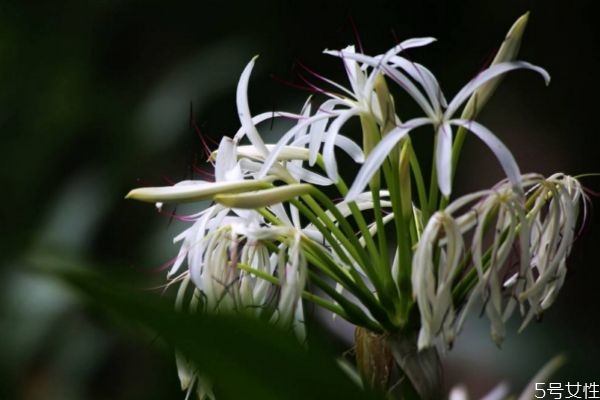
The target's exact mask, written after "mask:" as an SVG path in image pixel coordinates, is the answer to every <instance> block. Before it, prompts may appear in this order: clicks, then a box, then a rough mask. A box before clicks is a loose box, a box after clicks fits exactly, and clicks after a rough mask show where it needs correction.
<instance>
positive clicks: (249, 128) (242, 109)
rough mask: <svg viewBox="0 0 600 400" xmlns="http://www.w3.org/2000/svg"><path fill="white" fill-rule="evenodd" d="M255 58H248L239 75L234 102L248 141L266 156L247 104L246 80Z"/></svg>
mask: <svg viewBox="0 0 600 400" xmlns="http://www.w3.org/2000/svg"><path fill="white" fill-rule="evenodd" d="M257 58H258V56H254V58H252V60H250V62H249V63H248V65H246V68H244V71H243V72H242V75H241V76H240V80H239V82H238V86H237V91H236V104H237V110H238V115H239V117H240V123H241V124H242V127H243V128H244V131H245V132H246V135H247V136H248V139H250V143H252V144H253V145H254V146H256V148H257V149H258V150H259V151H260V152H261V153H262V154H263V155H264V156H265V157H266V155H267V148H266V147H265V143H264V142H263V140H262V138H261V137H260V135H259V134H258V130H256V126H254V123H253V122H252V114H250V106H249V105H248V81H249V80H250V74H251V73H252V68H254V61H255V60H256V59H257Z"/></svg>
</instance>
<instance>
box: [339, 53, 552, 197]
mask: <svg viewBox="0 0 600 400" xmlns="http://www.w3.org/2000/svg"><path fill="white" fill-rule="evenodd" d="M340 56H341V57H344V58H349V59H353V60H356V61H358V62H361V63H363V65H365V66H370V67H372V68H375V69H378V70H379V71H381V73H383V74H385V75H386V76H388V77H389V78H390V79H391V80H392V81H394V82H396V83H397V84H398V85H399V86H400V87H401V88H402V89H403V90H404V91H406V92H407V93H408V94H409V95H410V96H411V97H412V98H413V99H414V100H415V101H416V103H417V104H418V105H419V106H420V107H421V108H422V110H423V112H424V113H425V115H426V116H425V117H419V118H414V119H412V120H408V121H406V122H404V123H402V124H399V125H398V126H397V127H396V128H394V129H393V130H392V131H391V132H389V133H388V134H387V135H385V137H383V138H382V139H381V141H380V142H379V143H378V144H377V146H375V148H374V149H373V151H372V152H371V153H370V154H369V157H368V158H367V160H366V161H365V163H364V165H363V166H362V168H361V171H360V172H359V174H358V176H357V178H356V179H355V181H354V184H353V186H352V188H351V189H350V191H349V193H348V199H352V198H353V196H355V195H356V194H357V193H359V192H360V191H362V189H363V188H364V187H365V186H366V185H367V183H368V182H369V180H370V179H371V178H372V177H373V175H374V174H375V173H376V172H377V171H378V170H379V167H380V166H381V165H382V164H383V162H384V161H385V159H386V158H387V157H388V156H389V154H390V149H393V148H394V147H395V146H396V144H397V143H398V142H400V141H401V140H402V139H404V138H405V137H407V136H408V134H409V133H410V132H411V131H412V130H414V129H416V128H418V127H421V126H424V125H433V128H434V131H435V134H436V147H435V166H436V170H437V176H438V186H439V188H440V190H441V192H442V194H443V195H444V196H446V197H448V196H449V195H450V193H451V191H452V182H451V176H452V143H453V135H454V128H453V127H459V128H463V129H466V130H467V131H470V132H471V133H473V134H474V135H475V136H477V137H478V138H479V139H480V140H481V141H483V142H484V143H485V144H486V145H487V146H488V147H489V148H490V150H492V152H493V153H494V155H495V156H496V158H497V159H498V161H499V162H500V165H501V166H502V168H503V169H504V171H505V173H506V175H507V177H508V178H509V179H510V181H511V182H512V183H513V185H515V187H517V188H519V184H520V182H519V177H520V175H521V174H520V170H519V167H518V165H517V163H516V161H515V159H514V157H513V155H512V153H511V152H510V151H509V149H508V148H507V147H506V146H505V145H504V144H503V143H502V142H501V141H500V140H499V139H498V138H497V137H496V136H495V135H494V134H493V133H492V132H491V131H490V130H489V129H487V128H486V127H485V126H483V125H481V124H479V123H478V122H475V121H472V120H467V119H463V118H454V115H455V114H456V113H457V111H458V110H459V108H460V107H461V106H462V105H463V104H464V103H465V102H466V101H467V100H468V99H469V98H470V97H471V96H472V95H473V93H474V92H476V91H477V90H478V89H480V88H482V87H486V85H487V88H488V89H489V85H490V83H491V82H495V81H496V80H497V79H498V78H499V77H500V76H502V75H504V74H505V73H507V72H509V71H512V70H515V69H529V70H533V71H535V72H537V73H538V74H540V75H541V76H542V77H543V78H544V80H545V82H546V84H548V83H549V81H550V76H549V75H548V73H547V72H546V71H545V70H544V69H543V68H541V67H538V66H535V65H533V64H530V63H527V62H524V61H510V62H502V63H498V64H494V65H491V66H490V67H488V68H487V69H485V70H483V71H482V72H480V73H479V74H478V75H477V76H476V77H475V78H474V79H473V80H471V81H470V82H469V83H467V84H466V85H465V86H464V87H463V88H462V89H461V90H460V91H459V92H458V93H457V94H456V95H455V96H454V98H453V99H452V100H451V101H450V102H449V103H448V104H447V105H446V101H445V96H444V95H443V93H442V90H441V88H440V86H439V84H438V82H437V81H436V80H435V78H434V77H433V74H431V73H430V72H425V71H426V69H424V67H422V68H421V67H420V66H418V64H411V63H407V62H406V60H403V61H402V62H399V61H398V60H397V58H395V57H390V56H389V55H388V54H385V55H381V56H375V57H371V56H367V55H364V54H358V53H353V52H348V51H340ZM411 66H412V67H411ZM407 75H408V76H407ZM411 79H413V80H415V81H416V82H417V83H418V84H419V86H420V87H421V88H422V89H419V88H418V87H417V86H416V85H415V84H414V83H413V82H412V81H411ZM422 91H424V92H425V94H426V95H424V94H423V93H422ZM488 93H489V90H488Z"/></svg>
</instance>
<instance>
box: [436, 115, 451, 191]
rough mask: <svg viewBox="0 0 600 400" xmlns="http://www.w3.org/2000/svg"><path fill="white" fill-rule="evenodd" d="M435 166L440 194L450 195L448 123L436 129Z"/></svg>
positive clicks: (449, 136) (449, 134)
mask: <svg viewBox="0 0 600 400" xmlns="http://www.w3.org/2000/svg"><path fill="white" fill-rule="evenodd" d="M436 146H437V147H436V151H435V166H436V169H437V176H438V185H439V187H440V190H441V191H442V194H443V195H444V196H446V197H448V196H450V192H451V191H452V182H451V181H452V127H451V126H450V124H448V123H444V124H442V125H440V127H439V128H438V131H437V145H436Z"/></svg>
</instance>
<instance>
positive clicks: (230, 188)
mask: <svg viewBox="0 0 600 400" xmlns="http://www.w3.org/2000/svg"><path fill="white" fill-rule="evenodd" d="M269 186H270V184H269V183H267V181H261V180H245V181H239V182H205V181H198V183H197V184H195V185H181V186H160V187H145V188H138V189H133V190H132V191H131V192H129V193H128V194H127V196H125V198H126V199H134V200H140V201H146V202H150V203H154V202H157V201H160V202H176V203H182V202H190V201H198V200H206V199H210V198H212V197H213V196H214V195H216V194H219V193H239V192H245V191H248V190H256V189H263V188H265V187H269Z"/></svg>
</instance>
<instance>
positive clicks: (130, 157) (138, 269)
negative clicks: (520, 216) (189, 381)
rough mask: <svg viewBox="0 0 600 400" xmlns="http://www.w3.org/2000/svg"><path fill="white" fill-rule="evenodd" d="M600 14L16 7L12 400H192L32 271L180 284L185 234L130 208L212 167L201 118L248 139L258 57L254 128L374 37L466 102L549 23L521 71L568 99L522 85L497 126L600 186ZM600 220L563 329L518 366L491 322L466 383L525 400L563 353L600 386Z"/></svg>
mask: <svg viewBox="0 0 600 400" xmlns="http://www.w3.org/2000/svg"><path fill="white" fill-rule="evenodd" d="M592 5H593V2H592V0H582V1H579V2H571V3H569V4H555V3H552V4H550V3H549V2H544V1H535V0H527V1H523V0H519V1H517V0H510V1H504V2H497V1H491V0H490V1H472V0H468V1H460V2H458V1H448V2H436V1H433V0H425V1H420V2H407V1H401V0H393V1H392V0H372V1H369V2H364V1H358V0H351V1H342V0H333V1H316V0H306V1H301V2H300V1H297V2H296V1H291V0H283V1H267V0H257V1H252V2H242V1H228V0H224V1H219V2H209V3H207V2H202V1H195V2H191V1H180V2H164V1H158V0H145V1H141V0H120V1H110V0H102V1H74V0H65V1H62V2H50V1H45V2H44V1H11V0H5V1H0V128H1V131H0V132H1V133H0V134H1V135H2V136H1V137H2V142H1V145H0V160H1V161H0V166H1V168H0V182H1V183H2V184H3V194H4V196H2V204H1V205H2V206H1V207H0V227H1V232H2V240H1V241H0V251H1V254H2V255H3V258H2V262H0V282H1V285H2V287H1V288H0V346H1V347H0V352H1V353H2V355H3V356H2V358H1V360H0V378H1V381H0V384H2V387H0V398H22V399H46V398H60V399H79V398H86V399H103V398H117V399H118V398H122V399H130V398H144V399H151V398H156V399H159V398H160V399H163V398H181V393H180V392H179V389H178V382H177V379H176V373H175V369H174V362H173V358H172V357H171V356H170V355H165V353H164V352H160V351H156V349H155V346H154V344H153V343H151V341H148V342H144V341H139V340H133V339H131V338H130V337H128V336H123V335H121V334H117V333H115V332H114V331H113V329H112V328H110V327H109V326H110V325H109V324H107V323H106V321H105V320H104V319H103V318H98V316H97V313H96V312H94V311H90V310H89V309H88V308H85V307H82V305H81V304H80V302H79V300H78V299H77V298H76V297H74V296H72V295H69V294H68V293H66V290H65V288H64V287H63V286H61V285H57V284H56V283H55V282H53V281H49V280H48V279H45V278H43V277H40V276H35V275H31V274H30V273H28V272H26V271H24V267H25V266H26V265H27V264H28V263H27V262H26V261H25V260H27V257H28V255H29V254H31V253H35V252H38V251H39V249H40V248H43V247H45V246H52V247H53V248H59V249H62V251H63V252H64V254H70V255H75V256H76V257H78V258H79V259H81V260H84V261H91V262H92V263H93V264H94V265H102V266H103V267H102V268H103V269H106V270H107V271H106V272H110V273H112V274H115V275H116V276H123V275H134V276H135V281H136V282H139V284H138V286H137V287H138V288H151V287H154V286H157V285H160V284H162V283H163V281H164V273H162V272H160V271H158V270H157V267H158V266H160V265H162V264H163V263H165V262H166V261H168V260H169V258H171V257H172V256H174V255H175V252H176V247H175V246H172V245H170V242H171V238H172V237H173V236H174V234H176V233H178V232H179V231H180V230H181V229H182V226H183V225H181V224H180V223H178V222H177V221H172V222H170V221H169V217H168V215H166V216H165V215H162V216H160V215H157V214H156V211H155V210H154V209H153V207H151V206H144V205H140V204H135V203H129V202H125V201H124V200H123V195H124V194H125V193H126V192H127V191H128V190H129V189H130V188H132V187H135V186H139V185H141V184H144V185H147V184H164V183H167V182H170V181H177V180H179V179H182V178H184V177H190V176H192V171H193V168H192V167H193V166H194V165H197V166H199V167H203V166H205V157H204V153H203V150H202V146H201V140H200V139H199V138H198V134H197V133H196V132H195V131H194V130H193V129H190V127H189V114H190V106H191V108H192V109H193V114H194V116H195V119H196V121H197V123H198V126H199V127H200V130H201V135H202V138H203V139H204V140H206V141H207V142H209V143H210V142H211V141H214V140H218V138H219V137H220V136H221V135H224V134H231V132H232V131H234V130H235V129H237V126H238V121H237V115H236V111H235V107H234V104H235V102H234V88H235V84H236V82H237V79H238V76H239V73H240V72H241V70H242V68H243V66H244V65H245V63H246V62H247V61H248V60H249V59H250V58H251V57H252V56H253V55H255V54H260V55H261V57H260V58H259V61H258V64H257V70H256V71H255V74H254V75H253V79H252V82H251V87H250V99H251V107H252V110H253V111H254V112H260V111H264V110H271V109H273V108H274V107H277V108H284V109H285V108H288V109H291V110H294V109H299V108H300V107H301V105H302V103H303V100H304V97H305V96H306V94H307V93H306V92H303V91H301V90H297V89H295V88H293V87H290V86H294V85H295V84H297V83H301V80H300V79H298V73H301V72H302V68H301V67H299V66H298V63H297V62H298V61H300V62H301V63H302V64H304V65H306V66H308V67H309V68H311V69H314V70H317V71H318V72H319V73H322V74H324V75H326V76H328V77H332V78H337V77H340V76H341V74H342V73H343V71H342V70H341V69H340V66H339V63H337V62H336V60H332V59H330V57H325V56H323V55H322V54H321V53H320V52H321V50H322V49H323V48H339V47H343V46H345V45H347V44H349V43H352V42H355V41H356V37H357V35H358V37H359V38H360V40H361V42H362V44H363V46H364V48H365V50H366V51H368V52H373V53H374V52H380V51H383V50H385V49H387V48H388V47H389V46H390V45H392V44H393V43H395V42H396V40H398V39H402V38H406V37H414V36H425V35H432V36H435V37H437V38H438V39H439V42H437V43H436V44H435V45H433V46H431V47H430V48H428V49H427V50H426V51H418V52H415V53H414V55H413V54H412V53H411V56H414V57H415V59H418V60H419V61H421V62H423V63H424V64H426V65H428V66H430V67H431V68H432V70H433V71H434V72H435V73H436V74H437V75H439V77H440V80H441V82H442V85H443V87H444V89H445V90H446V91H447V92H448V93H453V92H454V90H455V89H457V88H459V87H461V86H462V85H463V83H464V82H465V80H467V79H469V78H470V77H472V76H473V75H474V74H475V73H477V71H478V70H479V67H480V66H481V65H483V64H485V63H486V61H487V60H490V59H491V55H492V54H493V52H494V49H495V46H497V45H498V43H500V40H501V39H502V36H503V35H504V33H505V31H506V28H507V27H508V26H510V24H511V23H512V21H513V20H514V19H515V18H516V16H518V15H521V14H522V13H523V12H524V11H526V10H531V21H530V24H529V27H528V29H527V33H526V35H525V40H524V44H523V47H522V49H521V52H522V53H521V54H522V55H523V57H524V58H526V59H527V60H530V61H532V62H534V63H536V64H539V65H542V66H544V67H546V68H547V69H548V70H549V72H550V73H551V75H552V83H551V85H550V87H548V88H544V87H543V85H541V84H537V83H538V82H531V80H530V79H529V78H530V76H520V75H518V74H517V75H515V76H514V77H512V76H511V77H510V78H508V79H506V80H505V83H504V84H503V85H502V87H501V88H500V90H499V92H498V93H497V95H496V96H495V98H494V100H493V101H492V102H491V103H490V104H489V105H488V107H487V108H486V110H485V112H484V113H483V114H482V116H481V118H482V119H483V120H484V122H486V123H487V124H488V125H489V126H490V127H491V128H492V129H494V130H495V131H496V132H497V133H498V134H499V136H501V137H502V139H503V140H505V142H506V143H507V144H508V145H509V147H511V148H512V149H514V150H515V156H516V158H517V160H518V161H519V163H520V164H521V166H522V169H523V170H533V169H535V170H538V171H540V172H543V173H548V172H551V171H555V170H563V171H565V172H568V173H574V174H577V173H584V172H591V171H598V170H600V163H599V162H598V157H597V148H596V147H595V146H593V145H590V144H591V143H595V137H596V136H597V126H596V123H595V119H594V118H593V117H594V115H595V113H596V110H595V108H596V103H597V101H596V99H595V95H596V93H597V92H598V89H599V88H598V85H599V82H600V81H599V80H598V79H597V76H596V74H597V71H598V60H597V58H596V57H595V54H596V50H597V49H598V29H599V27H600V25H598V24H597V23H596V20H595V15H596V14H595V13H594V12H592ZM282 82H288V83H291V84H288V83H282ZM466 145H467V148H466V152H467V153H469V152H471V153H469V154H473V155H472V156H467V157H465V158H464V160H461V163H464V166H465V169H464V170H466V171H471V172H470V173H469V174H462V175H459V176H458V177H457V178H458V179H459V180H460V182H461V183H460V184H461V185H463V186H464V187H465V188H473V187H477V188H479V187H481V186H480V185H489V183H491V182H494V181H496V178H497V177H498V176H499V172H497V171H496V170H494V169H493V168H492V167H490V165H491V164H486V160H485V159H484V158H482V156H480V154H483V155H487V153H485V152H483V151H481V152H479V151H478V150H479V148H477V147H476V146H474V145H472V144H471V143H469V142H467V143H466ZM585 182H586V183H588V184H589V186H590V187H591V188H594V189H598V187H599V186H600V184H599V182H598V180H593V179H590V180H588V181H585ZM179 211H181V210H179ZM591 211H592V212H590V214H592V213H593V210H591ZM596 214H597V213H596ZM592 218H593V219H592V222H591V223H590V224H589V225H588V227H587V228H586V230H585V234H584V236H582V239H581V240H580V241H579V242H578V243H577V245H576V246H577V247H576V249H574V252H573V257H572V260H571V262H570V268H571V271H572V273H571V274H570V276H569V277H568V279H567V282H566V287H565V290H564V291H563V293H561V296H560V298H559V300H558V302H557V305H556V306H555V307H553V308H552V309H551V310H550V311H549V312H548V314H547V315H546V317H545V319H544V322H543V323H542V324H538V325H536V326H534V327H532V328H531V329H528V330H527V331H525V332H524V334H522V335H520V336H517V335H516V334H515V335H513V336H510V337H509V338H508V340H507V342H506V343H505V346H504V349H502V350H501V351H499V350H496V349H495V348H494V347H493V345H492V344H491V343H490V342H489V340H488V339H487V334H486V333H484V334H481V332H479V331H480V329H487V328H485V325H483V326H484V327H483V328H481V327H480V326H479V325H477V320H476V319H475V320H474V321H473V323H472V324H470V325H468V326H467V331H466V332H465V333H464V335H463V336H461V337H460V338H459V340H458V341H457V344H456V348H455V349H454V350H453V351H452V352H451V353H450V362H451V363H452V364H450V365H451V368H448V381H450V383H452V382H455V381H457V380H462V381H470V380H473V381H474V382H480V384H481V385H482V386H485V385H488V386H487V387H482V388H480V393H482V392H484V391H485V390H486V389H489V386H491V385H492V384H493V383H495V382H496V381H497V380H499V379H503V378H506V379H511V380H513V381H516V382H517V384H519V383H520V384H524V383H525V382H527V380H528V379H529V377H530V376H531V375H532V374H533V373H534V371H535V370H536V369H537V367H538V366H539V365H541V364H542V363H543V362H544V361H545V360H547V359H549V358H550V357H551V356H552V355H554V354H556V353H557V352H559V351H565V352H566V353H567V356H568V360H569V364H568V365H567V367H566V368H565V369H564V370H563V372H561V373H562V375H560V376H559V377H558V378H557V379H562V380H563V381H566V380H571V381H575V380H580V381H583V380H586V379H587V380H588V381H589V380H592V379H597V377H598V373H599V371H600V368H599V367H598V358H599V357H600V350H599V347H598V346H597V343H596V342H597V339H596V338H597V335H598V329H597V327H596V325H597V323H596V321H595V314H596V313H595V312H594V310H595V309H596V308H597V306H598V304H599V303H600V293H599V292H598V290H597V282H598V279H600V270H599V269H598V268H596V266H597V264H598V261H597V256H596V253H595V250H596V249H597V243H598V242H599V241H600V233H599V232H598V228H597V227H598V216H597V215H595V216H592ZM123 266H125V267H123ZM157 291H158V290H157ZM332 346H337V347H336V349H344V348H346V347H347V344H345V343H341V344H340V343H337V342H334V343H332ZM524 354H525V355H526V356H525V357H523V355H524ZM452 360H454V361H452ZM515 360H518V362H515ZM474 370H475V371H476V373H475V374H474V373H473V371H474ZM482 371H486V373H483V372H482ZM487 371H489V372H487ZM519 380H520V382H519Z"/></svg>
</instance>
